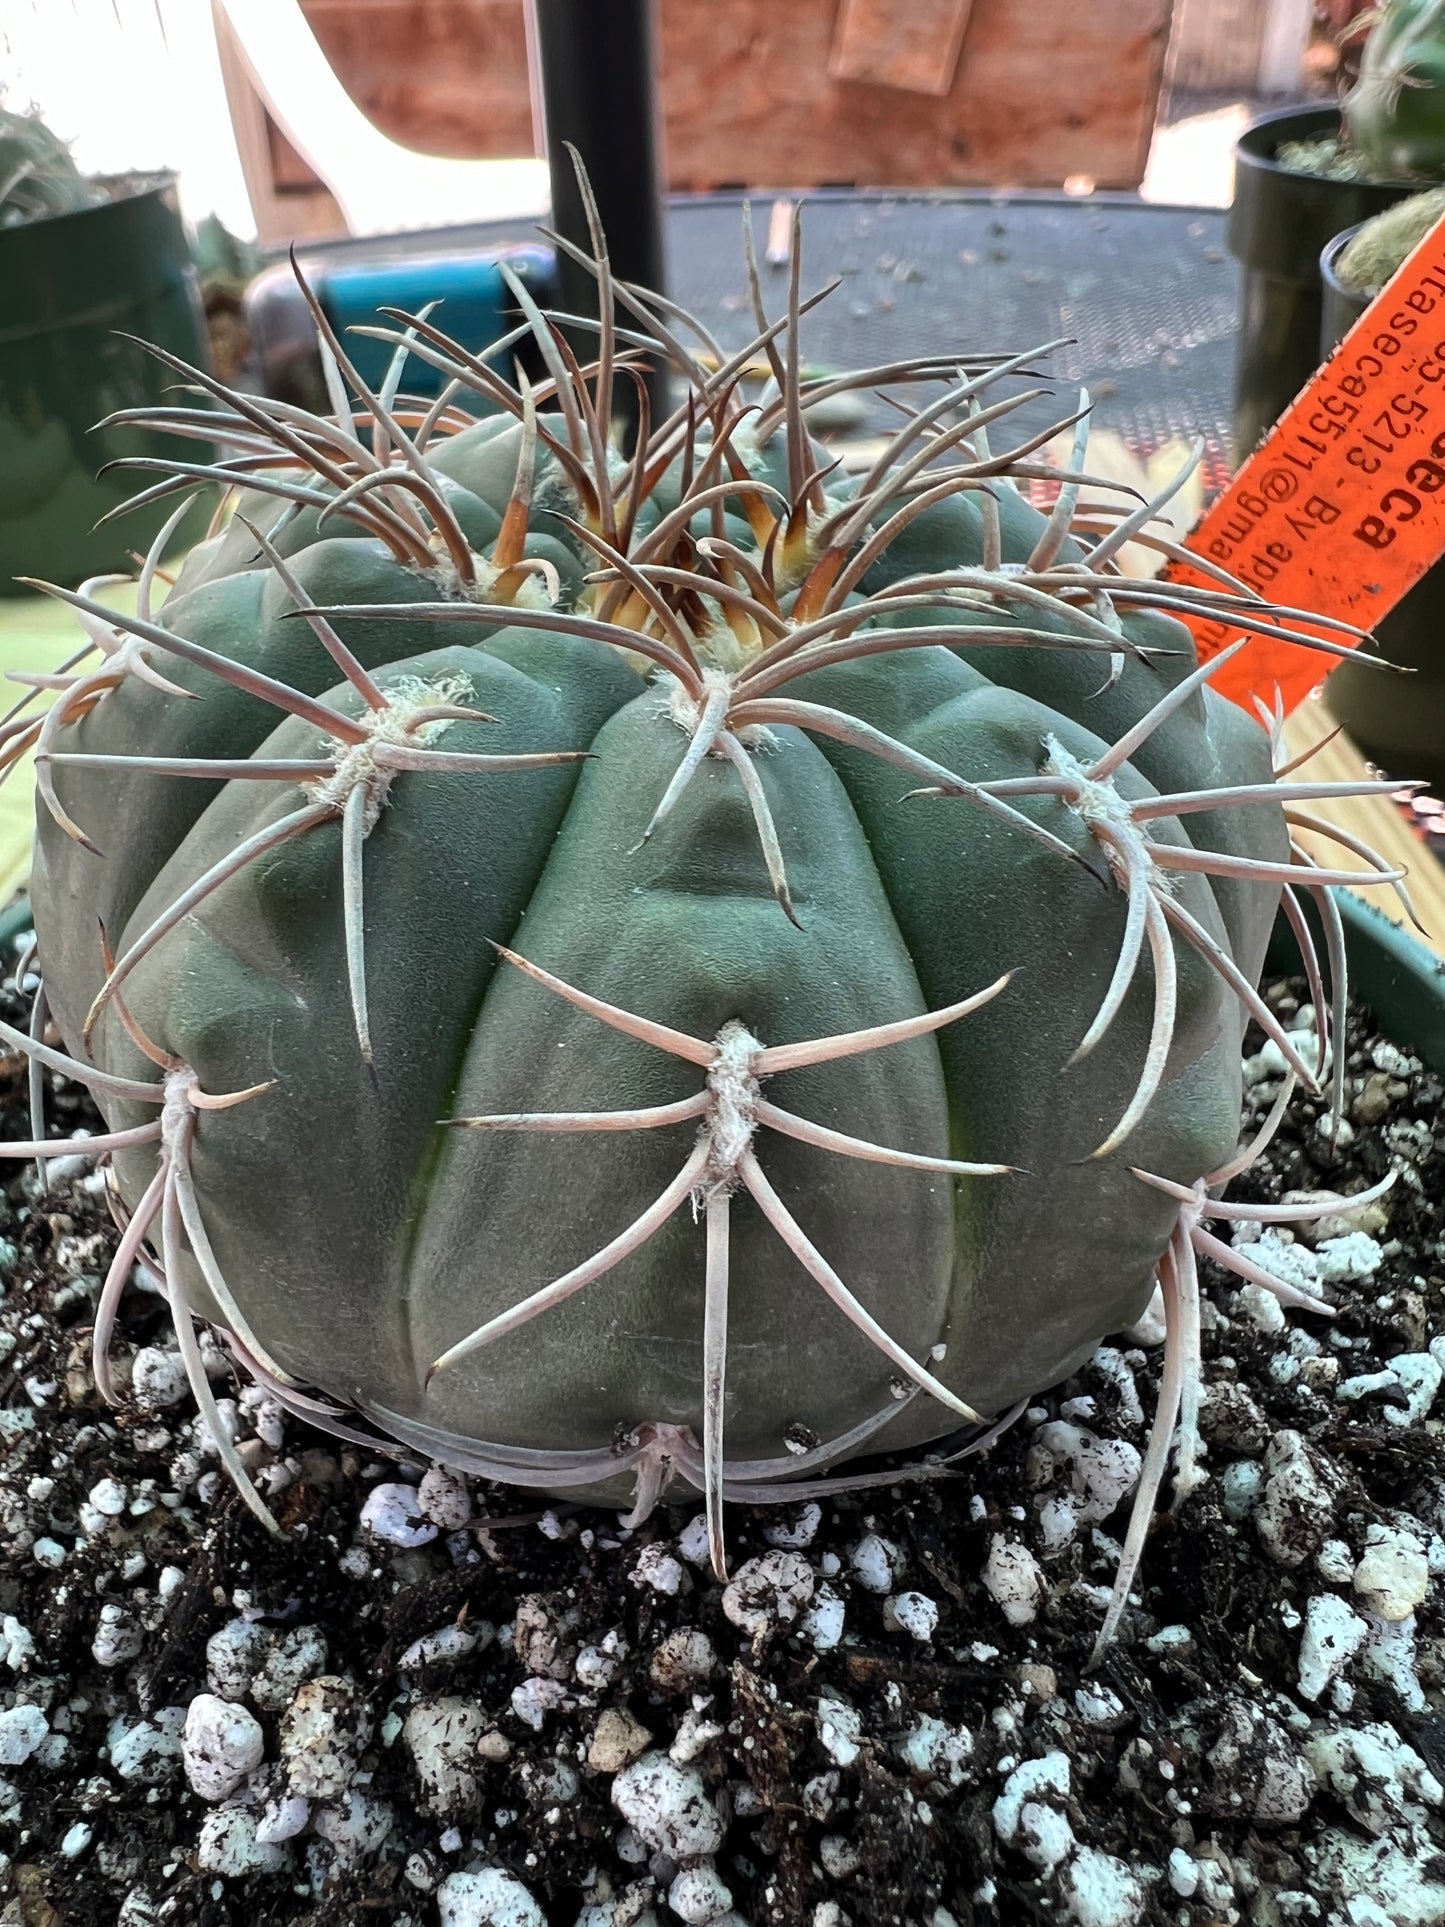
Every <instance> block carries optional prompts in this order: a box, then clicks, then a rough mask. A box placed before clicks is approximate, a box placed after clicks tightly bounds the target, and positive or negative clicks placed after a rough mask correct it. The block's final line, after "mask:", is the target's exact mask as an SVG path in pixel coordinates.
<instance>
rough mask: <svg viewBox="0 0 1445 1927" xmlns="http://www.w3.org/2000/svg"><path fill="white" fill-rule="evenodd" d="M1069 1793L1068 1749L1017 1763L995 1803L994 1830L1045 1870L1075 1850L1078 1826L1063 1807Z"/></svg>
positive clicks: (1001, 1838) (1042, 1870)
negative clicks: (1075, 1828) (1070, 1819)
mask: <svg viewBox="0 0 1445 1927" xmlns="http://www.w3.org/2000/svg"><path fill="white" fill-rule="evenodd" d="M1068 1797H1069V1760H1068V1755H1067V1754H1065V1753H1059V1752H1053V1753H1045V1754H1044V1755H1043V1757H1042V1758H1041V1759H1037V1760H1024V1761H1022V1762H1021V1763H1020V1764H1019V1765H1017V1766H1015V1767H1014V1768H1013V1769H1012V1770H1011V1771H1010V1773H1009V1775H1008V1778H1007V1779H1006V1780H1005V1781H1004V1785H1003V1791H1002V1792H1001V1793H1000V1794H999V1796H998V1798H997V1799H996V1800H995V1801H994V1803H993V1826H994V1832H995V1833H996V1834H997V1835H998V1837H999V1839H1000V1840H1002V1841H1003V1843H1004V1845H1005V1846H1008V1847H1016V1848H1017V1849H1018V1851H1019V1852H1020V1853H1021V1854H1023V1855H1024V1857H1025V1858H1026V1859H1028V1860H1031V1861H1032V1862H1033V1864H1034V1865H1035V1866H1036V1867H1037V1868H1038V1870H1039V1872H1040V1873H1042V1874H1044V1875H1045V1876H1047V1875H1049V1874H1051V1873H1052V1872H1053V1871H1054V1869H1055V1868H1056V1867H1057V1866H1059V1865H1060V1864H1061V1863H1062V1862H1063V1861H1065V1860H1066V1859H1067V1858H1068V1857H1069V1855H1070V1854H1071V1853H1072V1852H1073V1851H1074V1844H1075V1843H1074V1833H1073V1829H1072V1827H1071V1826H1070V1825H1069V1818H1068V1815H1067V1813H1065V1812H1064V1811H1063V1807H1064V1804H1065V1802H1066V1801H1067V1799H1068Z"/></svg>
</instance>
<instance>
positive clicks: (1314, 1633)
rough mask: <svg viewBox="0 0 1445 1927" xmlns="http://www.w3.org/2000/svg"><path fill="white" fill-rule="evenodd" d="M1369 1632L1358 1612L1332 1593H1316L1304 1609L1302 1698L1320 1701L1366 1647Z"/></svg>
mask: <svg viewBox="0 0 1445 1927" xmlns="http://www.w3.org/2000/svg"><path fill="white" fill-rule="evenodd" d="M1368 1630H1369V1628H1368V1627H1367V1626H1366V1624H1365V1622H1364V1620H1363V1619H1361V1617H1360V1615H1359V1614H1358V1613H1356V1612H1351V1610H1350V1608H1349V1607H1348V1606H1347V1605H1346V1604H1345V1602H1344V1600H1343V1599H1341V1598H1340V1597H1339V1595H1338V1594H1336V1593H1332V1592H1325V1593H1316V1594H1315V1596H1314V1597H1313V1598H1312V1599H1311V1600H1310V1602H1309V1604H1308V1605H1307V1606H1306V1607H1305V1629H1304V1636H1303V1637H1302V1638H1301V1640H1300V1649H1299V1693H1300V1698H1301V1699H1307V1700H1317V1699H1318V1698H1319V1697H1320V1695H1321V1693H1323V1692H1324V1690H1325V1688H1326V1687H1327V1686H1328V1685H1329V1684H1330V1682H1331V1680H1333V1679H1335V1678H1336V1677H1337V1676H1338V1675H1339V1674H1340V1673H1341V1672H1343V1671H1344V1669H1345V1667H1346V1666H1348V1664H1349V1663H1350V1661H1351V1660H1352V1659H1353V1658H1354V1656H1355V1654H1356V1653H1357V1652H1358V1651H1359V1650H1360V1647H1361V1646H1362V1645H1363V1644H1364V1639H1365V1634H1366V1632H1367V1631H1368Z"/></svg>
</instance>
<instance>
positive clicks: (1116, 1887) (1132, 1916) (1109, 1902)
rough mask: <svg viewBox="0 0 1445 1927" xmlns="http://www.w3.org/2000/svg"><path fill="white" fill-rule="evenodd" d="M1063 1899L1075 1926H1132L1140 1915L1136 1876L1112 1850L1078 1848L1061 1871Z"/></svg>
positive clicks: (1142, 1903) (1140, 1894) (1140, 1888)
mask: <svg viewBox="0 0 1445 1927" xmlns="http://www.w3.org/2000/svg"><path fill="white" fill-rule="evenodd" d="M1063 1893H1064V1901H1065V1904H1066V1905H1067V1907H1068V1909H1069V1918H1070V1919H1071V1920H1072V1921H1073V1922H1074V1923H1075V1927H1134V1923H1135V1922H1136V1921H1138V1920H1140V1919H1142V1918H1143V1914H1144V1906H1145V1898H1144V1888H1143V1886H1142V1884H1141V1882H1140V1880H1139V1877H1138V1875H1137V1874H1136V1873H1135V1872H1134V1871H1133V1869H1132V1868H1130V1867H1129V1866H1128V1865H1127V1864H1126V1863H1125V1862H1124V1861H1122V1860H1119V1859H1117V1858H1116V1857H1115V1856H1114V1855H1113V1854H1112V1853H1102V1852H1100V1850H1099V1848H1097V1847H1080V1848H1079V1850H1078V1852H1077V1853H1076V1854H1075V1855H1074V1858H1073V1859H1072V1860H1071V1861H1070V1862H1069V1865H1068V1866H1067V1867H1066V1868H1065V1870H1064V1876H1063Z"/></svg>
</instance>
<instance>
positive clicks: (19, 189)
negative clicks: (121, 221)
mask: <svg viewBox="0 0 1445 1927" xmlns="http://www.w3.org/2000/svg"><path fill="white" fill-rule="evenodd" d="M99 199H100V195H99V194H98V192H97V191H96V189H95V188H94V187H92V186H91V184H90V182H89V181H88V180H86V178H85V176H84V175H83V174H82V173H81V171H80V169H79V168H78V167H77V166H76V165H75V162H74V161H73V160H72V159H71V155H70V149H69V148H68V147H67V146H66V144H65V142H64V141H62V140H57V139H56V137H55V135H54V134H52V133H51V131H50V129H49V128H48V127H47V126H46V125H45V122H44V121H43V120H41V118H40V116H39V115H38V114H16V113H13V112H11V111H10V110H9V109H8V108H4V107H0V228H4V227H18V226H19V225H20V224H21V223H22V222H24V221H42V220H44V219H46V217H47V216H49V215H52V214H74V213H75V212H76V210H77V209H79V208H83V207H93V206H94V205H95V203H96V202H97V201H98V200H99Z"/></svg>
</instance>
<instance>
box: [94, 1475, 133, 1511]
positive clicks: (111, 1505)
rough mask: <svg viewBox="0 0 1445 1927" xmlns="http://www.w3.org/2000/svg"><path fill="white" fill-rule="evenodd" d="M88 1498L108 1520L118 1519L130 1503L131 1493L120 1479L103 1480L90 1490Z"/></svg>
mask: <svg viewBox="0 0 1445 1927" xmlns="http://www.w3.org/2000/svg"><path fill="white" fill-rule="evenodd" d="M87 1497H88V1498H89V1501H90V1503H91V1504H92V1505H93V1506H94V1507H95V1509H96V1511H97V1512H101V1513H104V1515H105V1517H106V1518H107V1519H118V1518H119V1517H120V1515H121V1513H122V1512H124V1511H125V1509H126V1506H127V1505H128V1503H129V1501H130V1495H129V1493H128V1492H127V1491H126V1489H125V1487H124V1486H123V1485H122V1484H121V1483H120V1481H119V1480H118V1479H101V1480H100V1481H99V1483H98V1484H96V1485H93V1486H92V1487H91V1488H90V1491H89V1493H88V1494H87Z"/></svg>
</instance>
